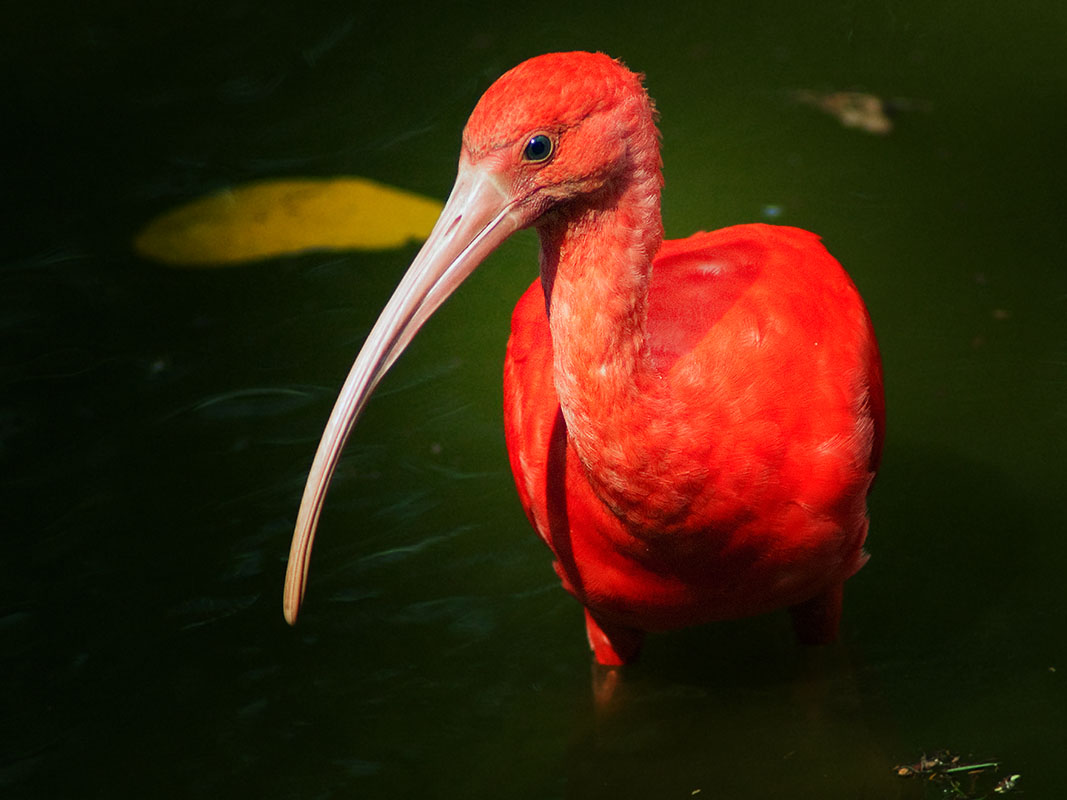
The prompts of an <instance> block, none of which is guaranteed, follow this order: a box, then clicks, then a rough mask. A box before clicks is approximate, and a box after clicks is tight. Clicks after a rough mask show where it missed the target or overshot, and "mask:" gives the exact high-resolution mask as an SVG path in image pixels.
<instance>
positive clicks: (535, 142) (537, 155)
mask: <svg viewBox="0 0 1067 800" xmlns="http://www.w3.org/2000/svg"><path fill="white" fill-rule="evenodd" d="M550 155H552V140H551V139H549V138H548V137H547V136H545V135H544V134H543V133H539V134H537V135H536V136H531V137H530V141H528V142H527V143H526V149H525V150H523V151H522V157H523V158H525V159H526V160H527V161H544V160H545V159H546V158H548V157H549V156H550Z"/></svg>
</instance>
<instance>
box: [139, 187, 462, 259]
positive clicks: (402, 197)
mask: <svg viewBox="0 0 1067 800" xmlns="http://www.w3.org/2000/svg"><path fill="white" fill-rule="evenodd" d="M441 208H442V205H441V203H439V202H437V201H436V200H431V199H430V198H428V197H423V196H422V195H417V194H414V193H412V192H406V191H404V190H402V189H394V188H392V187H390V186H385V185H383V184H380V183H376V182H374V181H370V180H367V179H365V178H327V179H315V178H309V179H298V180H269V181H262V182H258V183H252V184H248V185H246V186H238V187H235V188H232V189H227V190H225V191H222V192H219V193H217V194H213V195H209V196H207V197H202V198H200V199H198V200H194V201H193V202H191V203H188V204H187V205H184V206H180V207H178V208H176V209H174V210H172V211H168V212H167V213H165V214H162V215H160V216H158V217H156V218H155V219H154V220H152V221H151V222H149V223H148V225H146V226H145V227H144V229H143V230H142V231H141V232H140V233H139V234H138V235H137V236H136V238H135V239H134V247H135V248H136V250H137V252H138V253H140V254H141V255H142V256H145V257H147V258H151V259H154V260H156V261H162V262H164V263H167V264H171V265H173V266H210V265H221V264H234V263H239V262H243V261H253V260H256V259H263V258H271V257H273V256H280V255H287V254H291V253H299V252H301V251H304V250H384V249H389V248H393V247H400V246H401V245H403V244H405V243H407V242H409V241H411V240H413V239H414V240H419V239H425V238H426V237H427V236H428V235H429V233H430V230H431V229H432V228H433V224H434V222H436V221H437V216H438V214H440V213H441Z"/></svg>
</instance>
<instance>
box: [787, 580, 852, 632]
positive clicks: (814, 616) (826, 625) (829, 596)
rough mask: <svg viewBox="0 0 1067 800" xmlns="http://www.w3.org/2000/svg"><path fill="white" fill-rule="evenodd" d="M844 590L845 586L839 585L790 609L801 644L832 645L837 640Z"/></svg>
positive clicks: (794, 629)
mask: <svg viewBox="0 0 1067 800" xmlns="http://www.w3.org/2000/svg"><path fill="white" fill-rule="evenodd" d="M844 588H845V587H844V584H841V583H838V584H836V585H834V586H831V587H830V588H829V589H827V590H826V591H824V592H822V594H817V595H815V597H813V598H811V599H810V600H805V601H804V602H803V603H798V604H797V605H795V606H791V607H790V609H789V613H790V614H791V615H792V617H793V631H794V632H795V633H796V635H797V640H798V641H799V642H800V643H801V644H830V643H831V642H833V641H835V640H836V639H837V628H838V625H839V624H840V622H841V597H842V594H843V592H844Z"/></svg>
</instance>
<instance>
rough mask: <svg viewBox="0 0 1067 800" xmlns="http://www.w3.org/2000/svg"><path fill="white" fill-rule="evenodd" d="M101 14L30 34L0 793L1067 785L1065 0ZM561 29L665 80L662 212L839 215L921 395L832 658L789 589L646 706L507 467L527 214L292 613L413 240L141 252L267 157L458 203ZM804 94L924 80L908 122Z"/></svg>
mask: <svg viewBox="0 0 1067 800" xmlns="http://www.w3.org/2000/svg"><path fill="white" fill-rule="evenodd" d="M95 5H96V9H95V10H93V11H88V10H86V8H87V6H86V5H85V4H76V3H69V2H66V3H65V2H58V0H57V2H45V3H38V4H33V5H30V4H27V5H25V7H24V8H20V9H9V10H7V11H5V17H6V20H5V23H4V25H3V29H2V30H0V41H2V43H3V46H2V49H0V53H2V58H3V61H4V63H3V67H4V69H3V73H2V74H3V75H4V78H3V83H2V86H3V96H4V98H5V100H4V107H5V109H6V110H5V112H4V117H5V121H4V123H3V128H4V135H5V136H6V138H7V139H8V144H7V146H6V147H5V148H4V152H5V156H6V158H5V166H4V168H3V178H2V186H3V194H4V198H5V200H6V201H7V202H6V204H5V205H6V206H7V208H8V209H9V210H8V212H7V214H6V218H7V221H8V225H7V226H6V230H7V232H6V234H5V236H4V245H3V248H2V251H0V259H2V264H0V326H2V330H3V336H2V337H0V353H2V359H3V360H2V364H3V369H2V373H0V381H2V393H0V458H2V465H3V483H2V491H3V498H2V509H3V511H2V517H0V519H2V520H3V527H2V530H3V533H2V536H3V539H2V541H3V550H2V557H0V570H2V573H0V586H2V590H0V602H2V609H0V642H2V647H0V668H2V673H0V674H2V676H3V686H4V703H3V704H2V707H0V708H2V711H0V713H2V715H3V717H2V719H3V725H2V726H0V731H2V733H0V736H2V739H0V795H2V796H4V797H12V798H22V797H50V798H51V797H108V798H111V797H147V796H151V797H180V798H189V797H203V798H229V797H307V798H325V797H375V798H377V797H383V798H385V797H398V798H399V797H405V798H406V797H423V798H435V797H450V798H451V797H494V798H496V797H518V798H556V797H574V798H595V797H610V798H688V797H693V796H696V797H701V798H710V797H728V798H749V797H751V798H768V797H814V798H857V797H864V798H897V797H904V798H917V797H923V796H928V797H933V796H937V794H936V792H934V791H933V790H932V789H930V790H927V792H926V794H925V795H924V787H923V786H922V785H921V784H919V783H916V782H908V781H905V780H902V779H900V778H897V777H896V776H895V775H893V774H892V767H893V765H894V764H898V763H901V762H910V761H914V760H916V759H918V757H919V756H920V755H921V754H922V752H923V751H932V750H934V749H937V748H942V747H944V748H950V749H952V750H954V751H956V752H959V753H963V754H968V753H971V754H974V755H975V756H977V757H980V758H990V757H995V758H999V759H1001V761H1002V762H1003V765H1004V766H1003V770H1005V771H1007V772H1017V773H1021V774H1022V775H1023V778H1022V781H1021V783H1020V786H1021V787H1024V788H1025V789H1026V794H1025V796H1026V797H1030V798H1039V797H1049V798H1051V797H1062V796H1064V795H1067V772H1065V768H1064V767H1063V753H1064V752H1065V750H1067V592H1065V591H1064V585H1063V580H1064V577H1063V576H1064V574H1065V572H1067V536H1065V534H1067V510H1065V502H1064V484H1065V477H1067V469H1065V467H1064V455H1063V454H1064V452H1065V449H1067V396H1065V391H1067V323H1065V321H1064V320H1065V317H1067V257H1065V255H1064V252H1065V248H1067V232H1065V231H1067V225H1065V224H1064V210H1065V206H1067V204H1065V202H1064V190H1063V183H1064V180H1063V179H1064V177H1065V175H1064V173H1065V170H1064V164H1065V161H1064V155H1063V151H1064V144H1065V142H1067V136H1065V134H1067V112H1065V111H1064V109H1065V108H1067V103H1065V101H1067V61H1065V59H1064V52H1065V49H1067V48H1065V45H1067V12H1065V10H1064V9H1065V8H1067V7H1065V6H1063V4H1061V3H1058V2H1053V1H1051V0H1050V1H1049V2H1041V3H1022V4H1016V5H1010V6H1009V5H1005V4H1002V3H990V2H978V3H949V2H941V3H904V2H880V3H827V4H822V5H820V6H818V7H816V8H815V9H814V10H813V9H812V8H811V6H812V4H786V3H765V2H751V0H744V1H742V0H737V1H736V2H725V3H703V4H692V8H683V5H684V4H676V5H672V6H669V7H668V5H667V4H652V5H651V6H647V5H645V4H630V5H627V4H616V5H615V10H614V11H613V13H611V14H609V15H607V16H605V15H604V14H603V9H598V8H596V7H595V6H593V5H592V4H589V5H588V6H587V5H586V4H583V3H577V2H576V3H568V4H563V5H559V4H557V5H541V6H537V5H531V4H518V5H507V4H497V5H492V6H487V7H485V8H482V9H475V10H446V9H445V8H444V7H443V6H442V8H441V9H439V10H436V11H434V12H433V13H430V12H429V11H427V7H426V6H425V5H424V4H421V3H420V4H417V5H416V6H415V7H414V9H405V8H403V5H402V4H400V3H395V2H394V3H386V4H381V5H380V6H377V7H364V6H361V5H359V4H351V3H339V2H331V3H318V4H314V3H306V4H292V5H291V6H290V7H287V6H283V5H281V4H262V3H251V2H240V1H239V0H223V2H221V3H193V2H186V3H171V4H170V5H169V7H168V8H166V9H165V10H160V9H156V10H148V9H146V8H145V4H143V3H132V2H119V1H118V0H113V1H112V2H109V3H98V4H95ZM365 5H369V4H365ZM801 9H803V10H801ZM561 49H600V50H604V51H606V52H610V53H612V54H613V55H617V56H620V57H622V58H624V59H625V60H626V61H627V63H628V64H629V65H630V66H632V67H633V68H635V69H638V70H641V71H644V72H645V73H646V74H647V83H648V86H649V88H650V91H651V93H652V95H653V96H654V97H655V98H656V99H657V102H658V106H659V109H660V112H661V118H662V120H661V127H662V129H663V136H664V158H665V161H666V180H667V189H666V193H665V196H664V217H665V223H666V227H667V231H668V234H669V235H671V236H683V235H686V234H688V233H689V232H691V231H693V230H696V229H699V228H713V227H719V226H722V225H726V224H731V223H735V222H744V221H759V220H763V219H766V217H767V214H768V209H771V208H774V209H777V210H778V212H779V215H778V216H776V217H775V219H776V220H777V221H780V222H783V223H787V224H792V225H800V226H802V227H807V228H810V229H812V230H815V231H818V232H819V233H821V234H822V235H823V236H824V237H825V240H826V242H827V243H828V245H829V246H830V248H831V250H833V252H834V253H835V254H836V255H837V256H838V257H839V258H840V259H841V261H842V262H843V263H844V264H845V265H846V266H847V267H848V268H849V270H850V271H851V273H852V275H853V277H854V279H855V281H856V283H857V284H858V285H859V287H860V289H861V291H862V292H863V293H864V295H865V297H866V299H867V301H868V304H869V306H870V309H871V312H872V315H873V317H874V320H875V324H876V327H877V329H878V332H879V335H880V339H881V343H882V348H883V354H884V359H885V370H886V382H887V391H888V405H889V414H890V435H889V441H888V446H887V450H886V455H885V460H884V467H883V470H882V473H881V475H880V476H879V479H878V483H877V485H876V489H875V493H874V495H873V496H872V500H871V516H872V520H873V521H872V526H871V534H870V538H869V549H870V551H871V553H872V558H871V561H870V563H869V564H868V566H867V567H866V568H865V569H864V570H863V571H862V572H861V573H860V574H859V575H858V576H857V577H856V578H855V579H854V580H853V581H851V582H850V584H849V586H848V591H847V592H846V610H845V623H844V630H843V642H842V644H840V645H839V646H836V647H834V648H831V649H829V650H827V651H821V652H814V653H811V652H809V653H805V652H802V651H800V650H799V649H798V648H797V647H796V646H795V645H794V644H793V642H792V639H791V636H790V633H789V630H788V623H787V621H786V620H785V618H784V615H783V616H769V617H766V618H760V619H756V620H747V621H741V622H736V623H728V624H723V625H718V626H712V627H709V628H704V629H698V630H690V631H683V632H679V633H675V634H670V635H663V636H659V637H655V638H653V639H652V640H651V641H650V642H649V644H648V646H647V648H646V653H645V656H644V658H643V660H642V661H641V662H640V663H639V664H638V665H636V666H634V667H632V668H630V669H628V670H627V672H626V675H625V683H624V686H623V687H622V689H621V690H620V692H619V697H618V702H617V703H616V708H615V709H614V710H613V712H612V713H610V714H596V713H594V710H593V705H592V701H591V698H590V666H589V664H590V658H589V655H588V653H587V650H586V645H585V642H584V633H583V630H582V627H581V618H580V611H579V608H578V607H577V605H576V604H575V603H574V602H573V601H572V600H571V599H570V598H569V596H567V595H566V594H565V593H563V592H562V591H561V590H560V589H559V588H558V586H557V585H556V581H555V579H554V576H553V573H552V571H551V569H550V567H549V557H548V554H547V551H545V550H544V549H543V547H542V546H541V544H540V543H539V541H538V540H537V539H536V537H534V536H533V535H532V534H531V532H530V530H529V529H528V526H527V524H526V521H525V519H524V517H523V515H522V513H521V510H520V509H519V506H518V502H517V500H516V499H515V497H514V489H513V487H512V484H511V477H510V474H509V472H508V469H507V462H506V456H505V452H504V445H503V436H502V433H501V421H500V410H499V406H500V365H501V363H502V359H503V348H504V343H505V339H506V332H507V324H508V317H509V312H510V308H511V305H512V304H513V302H514V300H515V299H516V298H517V297H518V294H519V293H520V292H521V290H522V288H523V287H524V286H525V285H526V284H527V283H528V282H529V281H530V280H531V279H532V278H533V277H534V274H535V270H536V241H535V238H534V236H533V234H526V235H523V236H520V237H518V238H517V239H516V240H515V241H513V242H511V243H509V244H508V245H507V246H505V247H504V248H503V249H502V250H501V251H500V252H498V253H497V254H496V255H494V256H493V258H492V259H490V261H489V262H488V263H487V265H486V266H485V267H484V268H483V269H482V270H481V271H480V272H479V274H477V275H476V276H475V277H474V278H472V280H471V281H470V282H469V284H468V285H467V286H466V287H464V288H463V290H461V291H460V293H459V294H458V296H457V297H456V298H455V299H454V300H453V301H451V302H450V303H449V304H448V305H447V306H446V307H445V308H444V309H443V310H442V311H441V312H440V313H439V315H438V316H437V317H436V318H435V319H434V320H433V321H432V322H431V323H430V324H429V325H428V326H427V328H426V329H425V330H424V332H423V333H422V334H421V335H420V336H419V337H418V339H417V340H416V342H415V344H414V346H413V347H412V349H411V351H410V352H409V353H408V355H406V356H405V358H404V359H402V361H401V362H400V363H399V364H398V365H397V366H396V368H395V369H394V371H393V372H392V373H391V375H390V376H389V377H388V378H387V379H386V381H385V382H384V383H383V385H382V389H381V391H380V392H379V394H378V395H377V399H376V400H375V401H374V402H372V404H371V406H370V408H369V410H368V412H367V414H366V417H365V418H364V421H363V422H362V424H361V426H360V428H359V429H358V430H357V432H356V434H355V436H354V437H353V440H352V442H351V443H350V445H349V447H348V449H347V451H346V457H345V460H344V462H343V465H342V469H341V472H340V475H339V477H338V479H337V480H336V481H335V483H334V487H333V490H332V493H331V494H330V497H329V500H328V503H327V507H326V511H325V514H324V516H323V520H322V528H321V535H320V539H319V544H318V547H317V550H316V557H315V560H314V564H313V568H312V573H311V586H310V594H309V598H308V601H309V605H308V606H307V608H306V611H305V613H304V616H303V618H302V620H301V624H300V626H299V627H298V628H296V629H289V628H288V627H287V626H286V625H285V624H284V622H283V621H282V617H281V584H282V577H283V574H284V567H285V557H286V553H287V549H288V542H289V536H290V531H291V525H292V522H293V519H294V517H295V513H296V508H297V505H298V502H299V497H300V491H301V488H302V485H303V481H304V477H305V474H306V470H307V467H308V465H309V463H310V460H311V456H312V453H313V451H314V447H315V443H316V441H317V439H318V436H319V433H320V430H321V427H322V424H323V423H324V421H325V419H326V416H327V414H328V412H329V409H330V406H331V404H332V401H333V397H334V393H335V391H336V389H337V387H338V386H339V385H340V382H341V379H342V378H343V376H344V374H345V372H346V370H347V367H348V364H349V363H350V360H351V358H352V357H353V356H354V354H355V352H356V350H357V349H358V347H359V344H360V343H361V341H362V338H363V337H364V336H365V334H366V332H367V331H368V329H369V327H370V325H371V323H372V322H373V320H374V318H375V316H376V314H377V310H378V309H379V308H380V306H381V305H382V303H384V301H385V299H386V298H387V296H388V294H389V292H390V290H391V288H392V286H393V285H394V284H395V283H396V281H397V280H398V279H399V277H400V275H401V274H402V272H403V270H404V269H405V267H406V266H407V263H408V262H409V261H410V259H411V257H412V256H413V255H414V247H411V248H407V249H404V250H401V251H395V252H388V253H380V254H357V253H353V254H339V255H338V254H312V255H306V256H301V257H295V258H286V259H279V260H276V261H272V262H268V263H264V264H260V265H255V266H250V267H246V268H244V269H235V270H228V271H201V272H196V271H175V270H168V269H165V268H162V267H159V266H156V265H153V264H150V263H146V262H144V261H141V260H139V259H137V258H136V257H135V256H133V255H132V253H131V250H130V247H129V242H130V238H131V237H132V236H133V234H134V233H135V232H136V231H137V230H138V229H139V227H140V226H141V225H142V224H144V223H145V222H146V221H147V220H148V219H150V218H151V217H152V216H153V215H155V214H157V213H159V212H161V211H163V210H166V209H168V208H170V207H173V206H175V205H177V204H179V203H182V202H184V201H186V200H189V199H191V198H193V197H196V196H199V195H202V194H204V193H205V192H208V191H211V190H213V189H216V188H219V187H222V186H226V185H232V184H238V183H244V182H247V181H250V180H254V179H258V178H268V177H286V176H305V175H343V174H358V175H364V176H368V177H372V178H375V179H378V180H381V181H384V182H386V183H389V184H393V185H396V186H402V187H405V188H408V189H412V190H415V191H419V192H422V193H425V194H429V195H433V196H437V197H442V198H443V197H444V195H445V194H446V192H447V191H448V188H449V186H450V184H451V180H452V177H453V174H454V167H455V159H456V154H457V152H458V140H459V131H460V129H461V127H462V124H463V122H464V121H465V119H466V116H467V114H468V113H469V111H470V109H471V108H472V107H473V105H474V103H475V101H476V100H477V98H478V96H479V95H480V93H481V92H482V91H483V90H484V89H485V88H486V87H487V86H488V85H489V83H490V82H491V81H492V79H493V78H494V77H496V76H497V75H498V74H499V73H501V72H502V71H504V70H505V69H507V68H508V67H510V66H512V65H513V64H515V63H517V62H518V61H520V60H522V59H523V58H525V57H527V56H530V55H533V54H535V53H539V52H545V51H549V50H561ZM798 89H811V90H818V91H827V90H839V89H860V90H863V91H868V92H872V93H875V94H878V95H880V96H884V97H888V98H907V99H909V100H911V101H912V103H910V104H909V105H910V106H911V110H909V111H906V112H904V113H902V114H901V115H900V117H899V118H898V119H897V124H896V127H895V129H894V131H893V132H892V133H891V134H890V135H888V136H873V135H869V134H865V133H862V132H858V131H855V130H848V129H846V128H844V127H842V126H841V125H839V124H838V123H837V122H836V121H835V120H833V119H832V118H831V117H829V116H827V115H825V114H822V113H820V112H819V111H816V110H814V109H812V108H810V107H806V106H802V105H797V104H795V103H793V102H792V101H791V99H790V98H791V92H793V91H794V90H798ZM697 790H700V791H699V793H696V794H694V792H696V791H697Z"/></svg>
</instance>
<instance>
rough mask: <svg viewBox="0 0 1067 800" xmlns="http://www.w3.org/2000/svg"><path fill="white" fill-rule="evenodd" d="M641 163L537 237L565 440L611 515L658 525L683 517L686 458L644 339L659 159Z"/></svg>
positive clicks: (656, 230)
mask: <svg viewBox="0 0 1067 800" xmlns="http://www.w3.org/2000/svg"><path fill="white" fill-rule="evenodd" d="M649 160H650V161H651V162H652V163H650V164H648V165H646V166H645V167H644V168H641V167H640V166H638V167H636V168H634V169H632V170H631V171H628V172H626V173H625V174H624V175H623V176H622V177H620V178H619V179H617V181H616V182H615V183H614V184H612V185H609V186H608V187H605V189H604V190H603V191H602V192H599V193H597V195H595V196H593V197H592V198H582V199H578V200H576V201H572V202H571V203H569V204H567V205H566V206H563V207H561V208H560V209H557V210H556V211H554V212H550V214H549V215H548V216H547V217H546V218H544V219H543V220H542V221H541V223H540V224H539V226H538V231H539V233H540V236H541V278H542V284H543V287H544V290H545V299H546V303H547V306H548V315H549V326H550V329H551V333H552V349H553V369H554V382H555V387H556V393H557V395H558V397H559V401H560V406H561V408H562V410H563V416H564V419H565V420H566V423H567V431H568V437H569V440H570V442H571V444H572V446H573V447H574V450H575V452H576V453H577V455H578V457H579V459H580V460H581V462H582V464H583V465H584V466H585V469H586V472H587V475H588V478H589V481H590V484H591V485H592V486H593V488H594V490H595V491H596V492H597V494H598V495H599V496H600V498H601V499H602V500H603V501H604V502H605V503H606V504H607V505H608V506H609V507H610V508H611V509H612V510H613V511H614V512H615V513H616V514H617V515H618V516H619V517H621V518H622V519H623V520H626V521H628V522H630V523H631V524H632V525H634V526H638V527H642V526H643V525H644V524H647V523H648V522H650V521H652V520H653V519H654V520H655V521H656V522H657V525H659V526H661V527H662V526H663V525H664V524H668V525H669V524H670V522H671V521H672V520H677V518H678V515H680V514H683V513H684V509H685V507H686V505H687V500H688V495H686V496H682V494H684V488H683V489H681V490H680V489H679V485H678V481H677V477H676V475H677V473H676V472H675V477H672V476H671V473H672V471H675V470H677V468H678V467H680V466H681V465H680V464H679V463H678V461H679V460H680V459H681V458H683V457H684V456H683V455H682V453H681V452H679V451H680V448H678V447H677V445H676V443H677V441H679V440H678V436H679V435H680V434H681V432H680V431H678V430H676V429H675V428H676V427H677V426H676V425H674V424H673V421H674V420H675V419H676V415H674V414H670V413H667V409H668V401H669V398H668V394H667V382H666V381H665V380H664V378H663V376H662V375H661V374H660V373H659V372H657V370H656V368H655V366H654V364H653V361H652V356H651V349H650V346H649V341H648V336H647V309H648V291H649V282H650V279H651V274H652V258H653V256H654V255H655V253H656V251H657V250H658V248H659V246H660V243H661V242H662V239H663V228H662V223H661V221H660V207H659V189H660V185H661V182H662V180H661V177H660V170H659V159H658V153H656V154H655V157H654V159H649ZM635 432H640V435H634V433H635ZM680 492H681V493H680Z"/></svg>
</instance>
